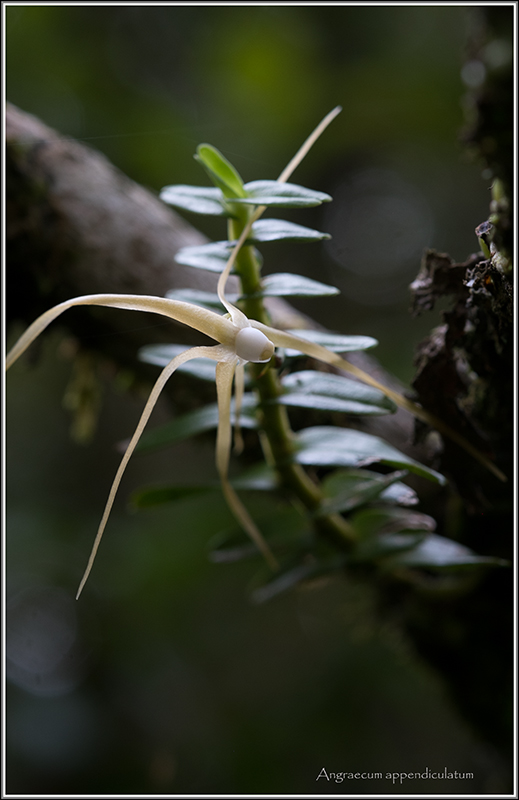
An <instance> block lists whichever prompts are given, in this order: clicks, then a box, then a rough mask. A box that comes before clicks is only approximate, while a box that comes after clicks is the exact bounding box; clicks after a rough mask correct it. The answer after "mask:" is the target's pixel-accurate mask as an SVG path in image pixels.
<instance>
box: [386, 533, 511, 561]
mask: <svg viewBox="0 0 519 800" xmlns="http://www.w3.org/2000/svg"><path fill="white" fill-rule="evenodd" d="M390 564H391V565H398V566H406V567H421V568H425V569H438V570H442V569H452V568H459V567H472V566H485V565H487V566H509V563H508V562H507V561H505V560H504V559H502V558H495V557H493V556H479V555H477V554H476V553H474V551H473V550H471V549H470V548H468V547H465V545H462V544H460V543H459V542H454V541H453V540H452V539H446V538H445V537H443V536H438V535H437V534H435V533H432V534H430V535H428V536H427V537H426V538H425V539H424V540H423V541H422V542H420V544H419V545H418V546H417V547H415V548H413V549H412V550H410V551H407V552H405V553H400V554H399V555H397V556H394V557H391V559H390Z"/></svg>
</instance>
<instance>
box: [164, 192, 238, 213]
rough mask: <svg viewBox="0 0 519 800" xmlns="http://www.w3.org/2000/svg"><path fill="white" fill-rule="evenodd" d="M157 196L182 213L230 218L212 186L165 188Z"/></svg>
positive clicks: (220, 197) (219, 195)
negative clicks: (181, 210)
mask: <svg viewBox="0 0 519 800" xmlns="http://www.w3.org/2000/svg"><path fill="white" fill-rule="evenodd" d="M159 196H160V199H161V200H162V201H163V202H164V203H167V204H168V205H170V206H174V207H175V208H181V209H183V210H184V211H191V212H193V213H195V214H208V215H212V216H218V217H229V216H231V214H230V211H229V209H228V208H227V207H226V206H225V204H224V201H223V197H222V193H221V191H220V189H216V188H214V187H213V186H182V185H178V186H165V187H164V188H163V189H162V191H161V192H160V195H159Z"/></svg>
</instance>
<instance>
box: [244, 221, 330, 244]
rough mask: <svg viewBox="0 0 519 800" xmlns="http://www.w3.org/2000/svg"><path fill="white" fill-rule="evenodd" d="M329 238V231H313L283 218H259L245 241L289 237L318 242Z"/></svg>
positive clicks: (292, 239) (275, 240) (272, 240)
mask: <svg viewBox="0 0 519 800" xmlns="http://www.w3.org/2000/svg"><path fill="white" fill-rule="evenodd" d="M330 238H331V236H330V234H329V233H321V231H314V230H312V228H305V227H304V226H303V225H296V224H295V223H294V222H287V221H286V220H284V219H259V220H258V221H257V222H255V223H254V224H253V226H252V232H251V236H250V238H249V239H248V240H247V241H248V242H277V241H280V240H282V239H289V240H291V241H296V242H318V241H321V240H322V239H330Z"/></svg>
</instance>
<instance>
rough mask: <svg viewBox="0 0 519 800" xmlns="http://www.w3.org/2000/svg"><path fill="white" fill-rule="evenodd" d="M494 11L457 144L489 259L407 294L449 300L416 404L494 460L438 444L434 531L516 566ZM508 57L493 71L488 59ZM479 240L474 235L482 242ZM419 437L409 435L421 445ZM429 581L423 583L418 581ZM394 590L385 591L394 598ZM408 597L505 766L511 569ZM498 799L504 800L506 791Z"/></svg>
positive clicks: (437, 657)
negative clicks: (477, 188)
mask: <svg viewBox="0 0 519 800" xmlns="http://www.w3.org/2000/svg"><path fill="white" fill-rule="evenodd" d="M511 11H512V10H511V9H510V8H499V7H498V6H497V7H496V6H493V7H488V8H481V9H475V10H474V14H475V23H476V24H475V25H474V27H473V31H472V37H471V39H470V41H469V46H468V51H467V60H468V61H471V62H473V61H475V60H477V61H480V62H481V64H482V65H483V66H484V74H485V75H486V79H485V80H484V81H483V83H482V84H481V85H479V86H477V87H475V88H473V89H471V90H470V91H469V92H468V93H467V96H466V97H465V107H466V109H467V124H466V127H465V131H464V132H463V140H464V142H465V143H466V145H467V146H468V147H469V148H470V152H471V153H472V155H473V156H474V157H475V158H476V159H477V161H478V163H479V164H480V165H481V167H482V169H483V170H484V173H483V174H484V177H485V180H488V182H489V185H491V184H493V186H494V189H493V193H492V194H493V196H492V200H491V203H490V214H489V218H488V220H486V221H485V222H484V223H482V224H481V225H479V226H478V228H477V229H476V231H477V235H478V236H480V241H481V238H483V241H482V242H481V243H482V246H485V248H486V249H487V248H488V249H487V253H486V255H485V254H484V253H483V252H480V253H476V254H473V255H471V256H470V257H469V258H467V260H466V261H465V262H464V263H455V262H454V260H453V259H451V258H450V256H449V255H447V254H442V253H436V252H434V251H428V252H426V253H425V255H424V259H423V262H422V267H421V270H420V273H419V275H418V277H417V279H416V280H415V281H414V283H413V285H412V287H411V288H412V290H413V294H414V311H415V313H419V312H420V311H421V310H424V309H428V308H432V307H433V305H434V303H435V302H436V300H437V299H439V298H440V297H442V298H445V297H448V298H450V301H451V307H450V309H449V310H448V311H446V312H445V313H444V314H443V324H442V325H441V326H440V327H438V328H437V329H435V330H434V331H432V333H431V335H430V336H429V337H428V338H427V339H426V340H425V341H424V342H422V343H421V345H420V346H419V348H418V352H417V355H416V365H417V374H416V377H415V380H414V383H413V386H414V388H415V390H416V392H417V397H418V400H419V402H420V403H421V404H422V405H423V406H424V407H425V408H426V409H427V410H428V411H430V412H432V413H433V414H435V415H437V416H439V417H440V418H441V419H442V420H443V421H445V422H446V423H447V424H449V425H450V426H452V427H453V428H455V429H456V430H459V431H460V432H461V433H462V434H463V435H464V436H465V437H466V438H468V439H469V440H470V441H471V442H472V443H473V444H474V445H475V446H477V447H478V448H479V449H480V450H481V451H483V452H485V453H487V454H488V455H489V456H490V457H494V458H495V461H496V463H497V465H498V466H499V467H500V468H501V470H502V471H503V472H504V473H505V474H506V475H507V476H508V482H507V483H502V482H500V481H499V480H497V479H496V478H495V477H494V476H492V475H490V474H489V473H488V472H487V471H485V470H484V469H482V468H481V466H480V465H479V464H478V463H477V462H475V461H474V460H473V459H470V458H468V457H467V456H466V454H465V453H464V452H463V451H462V450H460V448H459V447H457V446H456V445H454V444H453V443H451V442H449V441H448V440H445V441H444V443H443V451H442V453H441V455H440V457H439V462H438V469H439V470H440V471H442V472H443V473H444V474H445V475H447V476H448V478H449V481H450V487H451V488H450V490H449V492H448V493H446V494H445V496H444V498H443V500H442V498H436V499H435V505H434V510H433V512H432V513H433V516H434V517H435V518H436V519H437V520H438V522H439V529H440V532H446V533H447V535H449V536H450V537H451V538H454V539H458V540H459V541H461V542H463V543H464V544H465V545H468V546H469V547H471V548H472V549H473V550H475V551H476V552H478V553H480V554H484V555H494V556H499V557H501V558H505V559H509V561H510V564H511V565H512V564H513V558H514V549H513V548H514V544H513V542H514V515H513V470H514V452H513V449H514V394H513V355H514V344H515V339H514V319H513V284H512V275H513V273H512V265H511V258H510V256H511V253H512V246H511V244H512V226H511V223H510V220H511V219H513V213H512V208H511V197H512V194H511V187H512V186H513V180H514V174H513V149H512V131H513V97H514V93H513V73H512V58H511V53H512V45H511V37H512V30H513V24H512V15H511ZM496 52H499V53H501V54H506V53H509V54H510V58H509V60H508V62H506V60H504V59H501V62H500V63H499V65H496V63H495V56H494V62H493V61H492V59H491V58H490V56H491V54H492V53H494V54H495V53H496ZM482 233H483V236H481V234H482ZM423 433H424V430H423V428H420V426H419V429H418V436H420V435H423ZM424 578H427V576H424ZM393 589H394V587H393ZM430 589H431V591H424V592H423V594H422V595H420V594H416V593H412V594H410V593H408V592H406V591H405V590H403V591H400V592H398V591H396V593H395V594H394V595H393V596H391V592H390V593H388V594H387V595H383V596H384V597H385V599H388V597H389V598H390V601H391V603H392V604H393V603H394V606H393V607H395V608H397V609H398V614H399V615H400V618H401V619H402V621H403V626H404V628H405V629H406V631H407V633H408V635H409V636H410V638H411V640H412V641H413V643H414V645H415V648H416V650H417V652H418V653H420V654H421V655H422V656H423V657H424V658H425V659H426V660H427V661H428V662H429V663H430V664H432V665H433V666H434V667H435V668H436V669H437V670H438V671H439V673H440V674H441V675H442V677H443V679H444V680H445V683H446V686H447V687H448V688H449V690H450V692H451V695H452V697H453V698H454V700H455V702H456V704H457V705H458V708H459V709H460V710H461V711H462V713H463V714H464V716H465V718H466V719H467V720H468V721H469V722H470V723H471V724H472V726H473V728H474V730H475V731H476V732H477V733H478V734H479V735H480V736H481V738H482V739H483V740H485V741H487V742H491V743H492V744H494V745H495V746H496V748H497V749H498V751H499V752H500V753H501V754H502V755H505V757H506V759H508V764H509V765H510V763H511V762H510V757H511V755H512V747H513V707H514V699H513V690H514V664H513V643H514V619H513V616H514V613H513V612H514V605H513V570H512V569H511V568H510V569H507V568H504V569H499V570H490V571H488V572H486V573H484V574H483V575H482V576H481V578H480V580H479V581H477V582H475V585H474V586H470V585H469V586H468V587H467V590H466V591H464V592H460V593H459V594H457V593H456V592H454V593H449V592H438V593H435V592H434V591H433V589H434V586H433V585H432V584H431V586H430ZM502 779H503V780H504V781H505V784H504V786H505V788H498V789H497V791H509V789H510V786H511V783H510V784H507V783H506V780H507V778H506V777H504V778H503V773H502Z"/></svg>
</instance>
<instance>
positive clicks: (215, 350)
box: [76, 345, 223, 600]
mask: <svg viewBox="0 0 519 800" xmlns="http://www.w3.org/2000/svg"><path fill="white" fill-rule="evenodd" d="M222 349H223V348H222V347H221V346H219V345H216V346H215V347H204V346H202V347H192V348H191V350H186V351H184V352H183V353H180V354H179V355H178V356H175V358H173V359H172V360H171V361H170V362H169V364H168V365H167V367H164V369H163V370H162V372H161V373H160V375H159V377H158V379H157V381H156V382H155V385H154V387H153V389H152V390H151V393H150V396H149V397H148V400H147V402H146V405H145V407H144V411H143V412H142V415H141V418H140V420H139V424H138V425H137V428H136V429H135V433H134V434H133V436H132V438H131V441H130V443H129V445H128V447H127V448H126V452H125V454H124V456H123V459H122V461H121V463H120V465H119V469H118V470H117V473H116V476H115V478H114V481H113V483H112V488H111V489H110V494H109V495H108V500H107V502H106V506H105V510H104V512H103V516H102V519H101V522H100V524H99V529H98V531H97V535H96V538H95V541H94V545H93V547H92V552H91V553H90V558H89V559H88V564H87V568H86V570H85V573H84V575H83V577H82V579H81V583H80V584H79V589H78V592H77V595H76V600H77V598H78V597H79V595H80V594H81V592H82V590H83V586H84V585H85V583H86V581H87V579H88V576H89V575H90V571H91V569H92V566H93V564H94V560H95V557H96V553H97V550H98V548H99V545H100V543H101V538H102V536H103V533H104V529H105V527H106V523H107V522H108V518H109V516H110V512H111V510H112V506H113V504H114V500H115V496H116V494H117V490H118V488H119V484H120V483H121V479H122V477H123V474H124V471H125V469H126V467H127V465H128V462H129V460H130V458H131V456H132V454H133V451H134V450H135V448H136V446H137V444H138V442H139V439H140V438H141V435H142V432H143V430H144V428H145V426H146V423H147V422H148V420H149V418H150V416H151V412H152V411H153V409H154V407H155V404H156V402H157V400H158V399H159V396H160V393H161V392H162V390H163V388H164V386H165V385H166V383H167V382H168V380H169V378H170V377H171V376H172V375H173V373H174V372H175V370H176V369H177V368H178V367H179V366H180V365H181V364H183V363H185V362H186V361H189V360H190V359H192V358H200V357H201V356H203V357H205V358H212V359H213V360H215V361H218V360H219V359H220V358H221V357H222Z"/></svg>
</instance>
